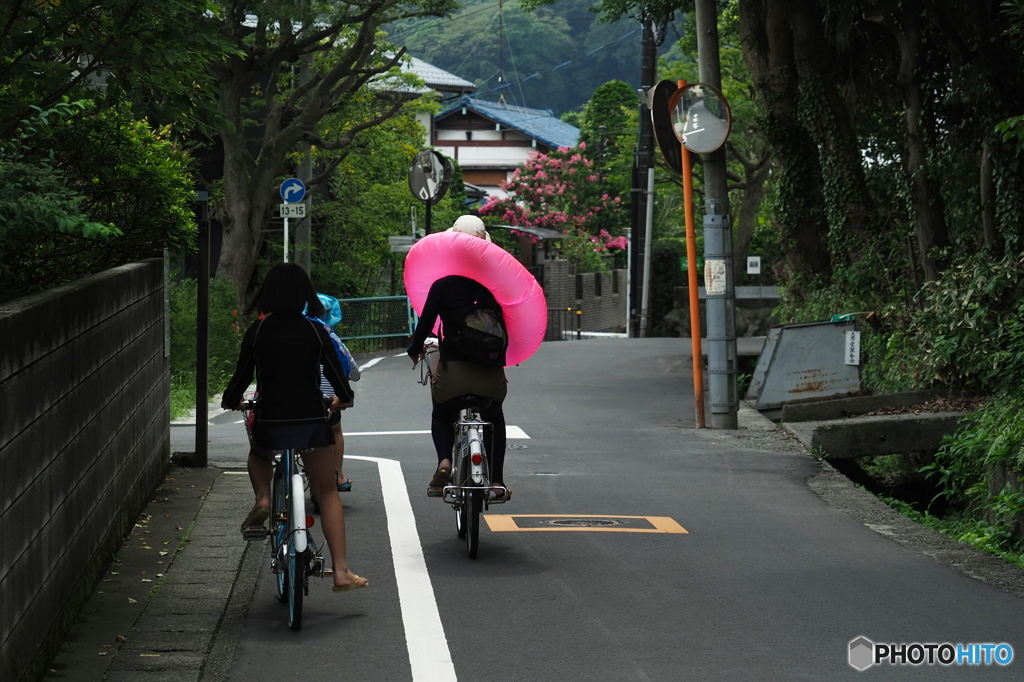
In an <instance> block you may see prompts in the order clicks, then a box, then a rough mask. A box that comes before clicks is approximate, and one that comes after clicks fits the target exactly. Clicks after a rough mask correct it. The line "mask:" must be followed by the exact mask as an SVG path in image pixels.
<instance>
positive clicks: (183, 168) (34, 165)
mask: <svg viewBox="0 0 1024 682" xmlns="http://www.w3.org/2000/svg"><path fill="white" fill-rule="evenodd" d="M189 170H190V161H189V159H188V157H187V155H185V154H184V153H183V152H182V151H181V150H180V149H178V148H177V147H175V146H174V145H172V144H171V143H169V142H167V141H166V140H164V139H161V137H160V136H158V135H157V134H156V133H154V132H153V131H151V130H150V129H149V127H148V126H147V125H146V124H145V123H142V122H135V121H132V120H131V119H130V118H129V117H128V115H127V113H126V112H125V110H124V108H121V107H118V108H112V109H103V110H99V109H96V108H95V107H94V106H92V105H90V104H88V103H85V102H79V103H76V104H74V105H70V104H63V105H58V106H57V107H55V108H54V109H52V110H49V111H39V112H38V113H37V115H36V116H35V117H33V118H32V119H26V121H24V122H23V124H22V127H21V128H20V129H19V130H18V131H17V136H16V137H14V138H12V139H11V140H9V141H7V142H6V143H4V144H3V145H0V217H2V218H3V220H2V226H0V255H2V256H3V257H2V259H0V263H2V264H0V298H5V299H9V298H14V297H16V296H21V295H24V294H26V293H29V292H31V291H36V290H39V289H44V288H47V287H52V286H55V285H57V284H61V283H63V282H67V281H71V280H73V279H77V278H79V277H82V276H84V275H87V274H90V273H93V272H99V271H102V270H105V269H108V268H111V267H115V266H118V265H122V264H124V263H129V262H133V261H136V260H140V259H143V258H149V257H158V256H160V255H161V254H162V250H163V248H164V247H165V246H168V247H179V246H187V245H188V243H189V241H190V239H191V236H192V234H193V232H194V230H195V227H194V225H193V218H192V211H191V207H192V203H193V201H194V196H193V189H192V181H191V177H190V175H189Z"/></svg>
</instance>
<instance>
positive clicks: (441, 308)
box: [406, 216, 511, 499]
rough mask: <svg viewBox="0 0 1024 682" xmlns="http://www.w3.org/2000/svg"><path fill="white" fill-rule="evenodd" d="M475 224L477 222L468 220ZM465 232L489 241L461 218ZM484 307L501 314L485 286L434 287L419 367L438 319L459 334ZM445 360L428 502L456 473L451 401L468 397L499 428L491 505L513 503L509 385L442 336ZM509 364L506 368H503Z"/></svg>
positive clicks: (414, 346)
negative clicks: (485, 403)
mask: <svg viewBox="0 0 1024 682" xmlns="http://www.w3.org/2000/svg"><path fill="white" fill-rule="evenodd" d="M468 219H472V220H468ZM451 229H453V230H457V231H459V232H466V233H468V234H472V235H474V236H477V237H480V238H481V239H485V238H487V232H486V229H485V228H484V224H483V221H482V220H480V219H479V218H477V217H476V216H462V217H461V218H459V219H458V220H457V221H456V222H455V225H454V226H453V227H452V228H451ZM474 303H477V304H479V305H481V306H482V307H490V308H500V306H499V305H498V302H497V301H495V299H494V295H493V294H492V293H491V292H490V291H489V290H488V289H487V288H486V287H484V285H482V284H480V283H479V282H477V281H476V280H474V279H470V278H469V277H462V276H461V275H451V276H448V277H442V278H441V279H439V280H437V281H436V282H434V283H433V284H432V285H431V286H430V290H429V291H428V292H427V299H426V301H425V302H424V303H423V311H422V314H421V315H420V319H419V322H418V323H417V324H416V329H415V331H414V332H413V335H412V340H411V341H410V343H409V347H408V349H407V351H406V352H407V353H408V354H409V357H411V358H412V359H413V362H418V361H419V360H420V358H422V357H423V352H424V348H423V344H424V341H426V339H427V337H428V336H430V334H431V332H432V330H433V328H434V323H435V322H436V321H437V318H438V317H440V318H441V327H442V334H443V330H444V329H451V330H455V329H459V328H460V326H461V325H462V324H463V321H462V320H460V319H459V315H460V313H463V312H464V311H465V310H466V308H467V307H469V306H470V305H471V304H474ZM440 345H441V357H442V358H444V363H443V364H441V365H439V366H438V367H437V368H436V369H435V371H434V377H433V380H432V382H431V385H430V398H431V402H432V410H431V419H430V434H431V438H432V439H433V441H434V450H435V451H436V453H437V470H436V471H435V472H434V475H433V477H432V478H431V480H430V483H429V485H428V486H427V495H428V496H437V495H439V494H440V492H439V491H440V490H441V489H442V488H444V486H445V484H446V483H447V482H448V473H449V471H450V470H451V467H452V461H451V455H452V447H454V445H455V432H454V425H455V421H456V419H458V416H459V409H458V407H455V406H454V405H453V404H452V403H450V402H449V401H451V400H452V398H457V397H459V396H461V395H465V394H467V393H473V394H475V395H480V396H485V397H488V398H490V399H491V401H492V403H491V406H490V407H488V408H485V409H483V410H481V411H480V417H481V418H482V419H483V420H484V421H488V422H490V423H491V424H493V425H494V429H493V436H492V438H491V440H490V442H489V443H488V445H489V447H488V450H487V459H488V464H489V465H490V474H491V484H492V485H493V486H495V487H494V488H493V490H492V493H491V499H502V498H504V499H508V497H510V496H511V491H509V490H508V489H507V488H506V487H505V483H504V468H505V413H504V411H503V410H502V402H503V401H504V400H505V395H506V393H507V385H508V380H507V379H506V378H505V370H504V368H503V367H500V366H499V367H485V366H482V365H479V364H476V363H474V362H472V361H469V360H468V359H466V358H464V357H462V356H460V354H459V352H458V350H457V349H455V348H452V347H450V346H448V345H446V344H445V339H444V337H443V335H442V338H441V340H440ZM502 364H504V363H502Z"/></svg>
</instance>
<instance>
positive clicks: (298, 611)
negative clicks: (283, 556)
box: [285, 546, 306, 630]
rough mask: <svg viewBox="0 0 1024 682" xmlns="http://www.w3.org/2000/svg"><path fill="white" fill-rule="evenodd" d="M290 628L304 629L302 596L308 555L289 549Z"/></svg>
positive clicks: (292, 547) (292, 548)
mask: <svg viewBox="0 0 1024 682" xmlns="http://www.w3.org/2000/svg"><path fill="white" fill-rule="evenodd" d="M285 572H286V573H287V574H288V581H287V582H288V627H289V628H291V629H292V630H301V629H302V595H303V592H304V591H305V590H304V587H305V584H306V553H305V552H296V551H295V547H294V546H289V547H288V567H287V570H286V571H285Z"/></svg>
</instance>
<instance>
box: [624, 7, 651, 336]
mask: <svg viewBox="0 0 1024 682" xmlns="http://www.w3.org/2000/svg"><path fill="white" fill-rule="evenodd" d="M641 21H642V22H643V31H642V34H641V36H642V37H641V40H640V45H641V47H640V88H641V89H642V90H643V93H642V99H643V100H644V101H643V102H641V103H640V105H639V107H640V109H639V111H640V130H639V133H638V138H637V154H636V161H635V162H634V163H633V185H632V201H631V202H630V203H631V206H632V209H633V211H632V219H633V224H632V234H633V241H632V244H633V250H632V253H631V254H630V258H631V260H630V271H631V273H632V278H631V280H630V283H629V292H630V295H629V299H630V302H631V306H630V308H631V309H630V311H629V320H628V321H627V322H628V327H627V329H628V332H629V336H631V337H640V336H645V335H646V330H643V329H640V325H641V319H640V318H641V316H640V310H639V305H640V304H641V302H642V301H643V293H644V292H643V288H644V287H643V282H644V281H645V280H646V278H647V273H646V272H645V271H644V256H645V246H644V245H645V237H646V234H647V226H646V221H647V202H648V201H651V200H652V197H648V196H647V175H648V170H649V169H650V168H653V167H654V130H653V128H652V126H651V121H650V116H649V115H648V114H647V104H646V100H647V91H648V90H650V89H651V88H652V87H654V76H655V75H656V74H655V71H656V70H657V53H658V48H657V45H656V44H655V40H654V19H653V18H652V17H651V15H650V14H649V13H648V12H646V11H645V12H644V13H643V16H642V18H641ZM644 322H646V320H645V321H644Z"/></svg>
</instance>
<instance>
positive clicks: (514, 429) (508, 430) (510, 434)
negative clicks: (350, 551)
mask: <svg viewBox="0 0 1024 682" xmlns="http://www.w3.org/2000/svg"><path fill="white" fill-rule="evenodd" d="M238 423H239V424H240V423H241V422H238ZM427 433H430V430H429V429H424V430H417V431H352V432H351V433H350V432H348V431H346V432H345V438H348V437H349V436H422V435H423V434H427ZM505 437H506V438H519V439H523V438H525V439H529V438H530V437H529V436H528V435H526V431H523V430H522V429H521V428H520V427H518V426H508V425H506V426H505Z"/></svg>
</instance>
